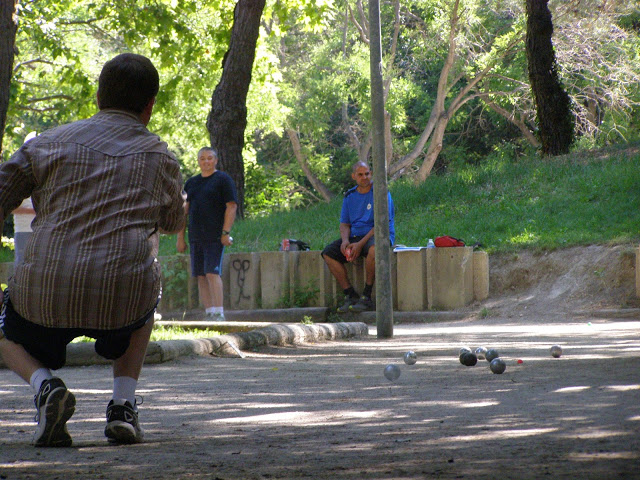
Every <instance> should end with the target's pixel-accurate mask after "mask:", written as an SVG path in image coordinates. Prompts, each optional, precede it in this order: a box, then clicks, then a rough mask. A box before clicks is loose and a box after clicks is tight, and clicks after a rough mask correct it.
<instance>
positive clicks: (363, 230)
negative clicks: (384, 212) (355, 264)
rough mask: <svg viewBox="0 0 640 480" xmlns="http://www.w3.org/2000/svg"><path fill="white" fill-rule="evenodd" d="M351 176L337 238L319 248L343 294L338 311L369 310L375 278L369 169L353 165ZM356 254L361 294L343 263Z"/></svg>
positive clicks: (392, 212)
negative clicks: (361, 268) (362, 278)
mask: <svg viewBox="0 0 640 480" xmlns="http://www.w3.org/2000/svg"><path fill="white" fill-rule="evenodd" d="M351 178H353V180H354V181H355V182H356V186H355V187H353V188H351V189H349V190H348V191H347V193H346V194H345V196H344V200H343V201H342V210H341V213H340V239H338V240H336V241H334V242H332V243H330V244H329V245H327V246H326V247H325V249H324V250H323V251H322V254H321V255H322V258H323V259H324V261H325V262H326V264H327V266H328V267H329V271H330V272H331V274H332V275H333V276H334V277H335V279H336V281H337V282H338V285H340V288H342V291H343V292H344V294H345V300H344V303H343V304H342V305H341V306H339V307H338V312H339V313H344V312H347V311H351V312H356V313H359V312H364V311H366V310H373V309H374V308H375V305H374V303H373V300H372V299H371V294H372V291H373V282H374V280H375V274H376V269H375V248H373V247H374V245H375V237H374V236H373V230H374V229H373V225H374V223H373V222H374V220H373V218H374V215H373V183H372V181H371V170H370V168H369V165H367V164H366V163H365V162H361V161H360V162H356V163H355V164H354V165H353V168H352V172H351ZM388 202H389V238H390V240H391V244H392V245H393V243H394V242H395V221H394V216H395V208H394V206H393V200H392V199H391V194H390V193H389V194H388ZM358 257H364V259H365V260H364V268H365V286H364V290H363V292H362V296H360V295H359V294H358V292H356V290H355V289H354V288H353V286H352V284H351V281H350V280H349V275H348V274H347V269H346V267H345V264H346V263H347V262H352V261H354V260H356V259H357V258H358Z"/></svg>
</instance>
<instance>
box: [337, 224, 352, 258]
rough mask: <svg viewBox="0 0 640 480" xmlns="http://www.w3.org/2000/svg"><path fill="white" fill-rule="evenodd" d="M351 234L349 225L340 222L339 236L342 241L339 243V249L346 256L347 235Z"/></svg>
mask: <svg viewBox="0 0 640 480" xmlns="http://www.w3.org/2000/svg"><path fill="white" fill-rule="evenodd" d="M350 236H351V225H350V224H348V223H342V222H340V238H341V239H342V243H341V244H340V251H341V252H342V254H343V255H344V256H345V257H346V256H347V247H348V246H349V237H350Z"/></svg>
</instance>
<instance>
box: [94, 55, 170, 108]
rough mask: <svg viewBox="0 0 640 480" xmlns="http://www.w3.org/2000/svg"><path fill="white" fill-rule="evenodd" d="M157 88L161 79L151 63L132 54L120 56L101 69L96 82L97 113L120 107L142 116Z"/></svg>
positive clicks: (156, 92) (140, 56) (145, 58)
mask: <svg viewBox="0 0 640 480" xmlns="http://www.w3.org/2000/svg"><path fill="white" fill-rule="evenodd" d="M159 89H160V77H159V75H158V70H156V67H154V66H153V64H152V63H151V60H149V59H148V58H147V57H143V56H142V55H136V54H135V53H122V54H120V55H118V56H117V57H115V58H113V59H111V60H109V61H108V62H107V63H105V64H104V67H102V72H101V73H100V78H99V79H98V101H99V106H100V110H102V109H104V108H119V109H121V110H127V111H130V112H134V113H142V111H143V110H144V108H145V107H146V106H147V105H148V104H149V101H150V100H151V99H152V98H154V97H155V96H156V95H157V94H158V90H159Z"/></svg>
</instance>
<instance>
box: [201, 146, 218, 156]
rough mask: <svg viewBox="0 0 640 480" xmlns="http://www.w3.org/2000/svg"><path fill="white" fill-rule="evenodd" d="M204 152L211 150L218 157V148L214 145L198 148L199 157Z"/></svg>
mask: <svg viewBox="0 0 640 480" xmlns="http://www.w3.org/2000/svg"><path fill="white" fill-rule="evenodd" d="M202 152H211V153H213V156H214V157H216V158H218V150H216V149H215V148H213V147H202V148H201V149H200V150H198V157H199V156H200V154H201V153H202Z"/></svg>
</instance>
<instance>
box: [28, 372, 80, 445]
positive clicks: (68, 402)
mask: <svg viewBox="0 0 640 480" xmlns="http://www.w3.org/2000/svg"><path fill="white" fill-rule="evenodd" d="M33 401H34V403H35V404H36V410H37V413H36V417H35V421H36V422H38V427H37V428H36V433H35V435H34V436H33V444H34V445H35V446H36V447H70V446H71V443H72V441H71V435H69V431H68V430H67V421H68V420H69V419H70V418H71V415H73V412H75V410H76V397H75V396H74V395H73V393H71V392H70V391H69V390H67V387H66V385H65V384H64V382H63V381H62V380H60V379H59V378H56V377H54V378H52V379H50V380H45V381H44V382H43V383H42V385H41V386H40V390H39V391H38V394H37V395H36V396H35V397H33Z"/></svg>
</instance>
